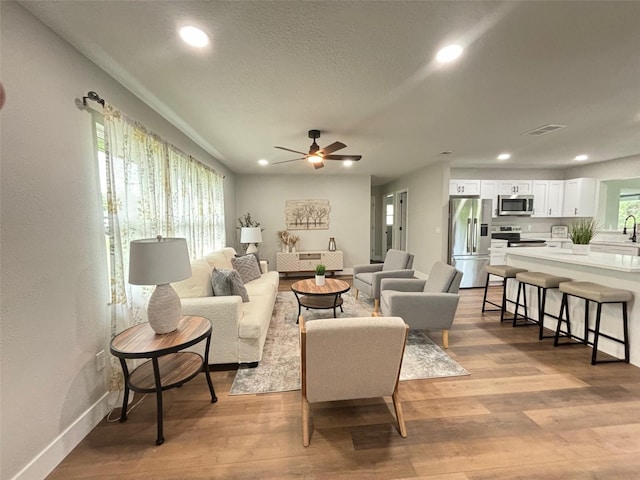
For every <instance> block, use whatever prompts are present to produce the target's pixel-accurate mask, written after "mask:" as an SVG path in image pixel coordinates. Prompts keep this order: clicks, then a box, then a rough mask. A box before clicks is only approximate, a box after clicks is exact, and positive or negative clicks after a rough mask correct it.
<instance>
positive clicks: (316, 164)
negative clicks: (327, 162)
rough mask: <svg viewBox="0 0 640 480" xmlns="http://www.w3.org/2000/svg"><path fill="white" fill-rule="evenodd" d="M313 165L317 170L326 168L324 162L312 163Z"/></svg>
mask: <svg viewBox="0 0 640 480" xmlns="http://www.w3.org/2000/svg"><path fill="white" fill-rule="evenodd" d="M311 165H313V168H315V169H316V170H317V169H319V168H322V167H324V162H318V163H312V164H311Z"/></svg>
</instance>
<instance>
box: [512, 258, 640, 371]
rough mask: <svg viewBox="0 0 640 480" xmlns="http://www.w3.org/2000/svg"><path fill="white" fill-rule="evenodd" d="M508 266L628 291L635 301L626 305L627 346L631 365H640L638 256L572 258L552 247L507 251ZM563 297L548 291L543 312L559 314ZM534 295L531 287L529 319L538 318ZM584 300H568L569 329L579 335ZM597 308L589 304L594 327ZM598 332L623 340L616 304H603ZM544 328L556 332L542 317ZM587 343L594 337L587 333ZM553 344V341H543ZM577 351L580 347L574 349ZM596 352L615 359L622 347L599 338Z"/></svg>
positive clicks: (552, 322)
mask: <svg viewBox="0 0 640 480" xmlns="http://www.w3.org/2000/svg"><path fill="white" fill-rule="evenodd" d="M507 264H508V265H511V266H514V267H520V268H526V269H527V270H529V271H530V272H544V273H549V274H552V275H558V276H564V277H569V278H571V279H573V280H575V281H582V282H594V283H598V284H601V285H606V286H608V287H613V288H621V289H624V290H629V291H630V292H632V293H633V294H634V300H632V301H631V302H629V305H628V309H629V311H628V313H629V346H630V354H631V363H632V364H633V365H636V366H640V305H639V304H638V299H640V257H637V256H632V255H617V254H612V253H595V252H592V253H590V254H589V255H574V254H573V253H572V251H571V250H568V249H561V248H553V247H531V248H510V249H507ZM509 284H510V285H509V291H508V296H509V298H513V299H515V298H516V293H517V282H509ZM561 297H562V295H561V294H560V292H559V291H558V290H553V289H550V290H549V291H548V292H547V305H546V308H545V310H546V311H547V312H548V313H551V314H553V315H556V316H557V315H558V312H559V311H560V301H561ZM536 299H537V294H536V293H535V291H534V290H533V289H531V287H529V289H528V290H527V300H528V303H529V316H530V317H532V318H538V309H537V301H536ZM584 303H585V302H584V300H580V299H577V298H574V297H569V308H570V315H571V330H572V331H574V332H582V331H583V328H584ZM595 309H596V305H595V304H593V302H591V303H590V311H589V323H590V326H591V328H593V325H594V324H595V318H596V313H595ZM511 310H512V311H513V308H511ZM601 325H602V327H601V331H602V332H603V333H606V334H608V335H611V336H613V337H616V338H622V312H621V308H620V305H619V304H616V305H605V306H603V309H602V324H601ZM545 327H546V328H548V329H551V330H553V331H555V328H556V320H555V319H553V318H549V317H546V318H545ZM589 338H590V340H592V339H593V334H590V337H589ZM546 341H548V342H552V340H546ZM576 348H579V347H576ZM598 350H599V351H602V352H604V353H607V354H609V355H613V356H614V357H618V358H622V357H623V356H624V352H623V347H622V345H620V344H618V343H615V342H612V341H611V340H608V339H606V338H603V337H601V339H600V342H599V344H598Z"/></svg>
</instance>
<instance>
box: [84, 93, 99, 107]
mask: <svg viewBox="0 0 640 480" xmlns="http://www.w3.org/2000/svg"><path fill="white" fill-rule="evenodd" d="M87 99H89V100H92V101H94V102H98V103H99V104H100V105H102V106H103V107H104V98H100V95H98V94H97V93H96V92H89V93H87V96H86V97H82V104H83V105H84V106H85V107H86V106H87Z"/></svg>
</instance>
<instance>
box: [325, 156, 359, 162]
mask: <svg viewBox="0 0 640 480" xmlns="http://www.w3.org/2000/svg"><path fill="white" fill-rule="evenodd" d="M323 158H324V159H325V160H351V161H352V162H357V161H358V160H360V159H361V158H362V155H325V156H324V157H323Z"/></svg>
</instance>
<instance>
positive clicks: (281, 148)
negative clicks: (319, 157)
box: [273, 147, 306, 155]
mask: <svg viewBox="0 0 640 480" xmlns="http://www.w3.org/2000/svg"><path fill="white" fill-rule="evenodd" d="M273 148H279V149H280V150H286V151H287V152H293V153H299V154H300V155H306V152H299V151H298V150H291V149H290V148H284V147H273Z"/></svg>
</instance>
